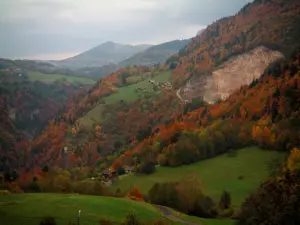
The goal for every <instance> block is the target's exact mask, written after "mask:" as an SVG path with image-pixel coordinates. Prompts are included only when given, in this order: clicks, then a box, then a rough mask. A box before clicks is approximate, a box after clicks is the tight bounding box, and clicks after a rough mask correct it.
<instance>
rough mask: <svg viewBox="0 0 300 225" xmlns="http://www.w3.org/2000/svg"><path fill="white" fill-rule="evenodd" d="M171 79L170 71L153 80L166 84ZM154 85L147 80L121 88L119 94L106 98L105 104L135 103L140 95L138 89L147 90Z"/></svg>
mask: <svg viewBox="0 0 300 225" xmlns="http://www.w3.org/2000/svg"><path fill="white" fill-rule="evenodd" d="M170 78H171V73H170V71H167V72H163V73H161V74H159V75H158V76H155V77H154V78H152V79H153V80H156V81H157V82H166V81H169V80H170ZM152 87H153V85H152V84H151V83H149V79H145V80H144V81H141V82H139V83H137V84H132V85H129V86H125V87H121V88H119V89H118V91H117V93H115V94H112V95H110V96H108V97H106V98H104V100H105V102H106V103H108V104H111V103H116V102H119V101H120V100H123V101H134V100H136V99H138V98H139V95H138V93H137V92H136V90H137V88H146V89H151V88H152Z"/></svg>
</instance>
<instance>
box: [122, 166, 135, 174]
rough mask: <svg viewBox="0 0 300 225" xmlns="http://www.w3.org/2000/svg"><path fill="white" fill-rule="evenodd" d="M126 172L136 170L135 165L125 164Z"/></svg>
mask: <svg viewBox="0 0 300 225" xmlns="http://www.w3.org/2000/svg"><path fill="white" fill-rule="evenodd" d="M124 169H125V172H126V173H132V172H133V171H134V166H124Z"/></svg>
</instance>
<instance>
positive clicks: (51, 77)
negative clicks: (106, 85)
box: [28, 71, 95, 84]
mask: <svg viewBox="0 0 300 225" xmlns="http://www.w3.org/2000/svg"><path fill="white" fill-rule="evenodd" d="M28 78H29V80H31V81H41V82H45V83H53V82H54V81H56V80H61V79H65V80H66V81H68V82H70V83H72V84H94V83H95V81H94V80H92V79H90V78H84V77H74V76H67V75H62V74H45V73H40V72H36V71H30V72H28Z"/></svg>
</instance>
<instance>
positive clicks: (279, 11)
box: [168, 0, 300, 87]
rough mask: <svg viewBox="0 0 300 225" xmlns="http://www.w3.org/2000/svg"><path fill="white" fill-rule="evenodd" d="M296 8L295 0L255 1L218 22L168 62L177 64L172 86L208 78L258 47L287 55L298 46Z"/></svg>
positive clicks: (297, 12) (297, 10)
mask: <svg viewBox="0 0 300 225" xmlns="http://www.w3.org/2000/svg"><path fill="white" fill-rule="evenodd" d="M299 8H300V6H299V1H297V0H291V1H284V0H264V1H261V0H256V1H254V2H252V3H249V4H247V5H246V6H245V7H243V8H242V9H241V10H240V11H239V12H238V13H237V14H236V15H234V16H230V17H226V18H222V19H220V20H217V21H216V22H214V23H213V24H211V25H209V26H208V27H207V28H206V29H205V30H204V31H203V32H202V33H201V35H199V36H196V37H194V38H193V39H192V40H191V41H190V43H189V44H188V45H187V46H186V47H185V48H183V49H182V50H181V51H180V52H179V53H178V54H175V55H173V56H172V57H171V58H170V59H169V60H168V63H171V62H173V63H176V64H177V66H176V69H175V71H174V73H173V81H174V84H176V86H178V87H180V86H181V85H182V84H184V83H185V81H186V79H187V78H191V77H193V76H201V74H205V73H208V74H211V73H212V72H213V71H214V70H215V69H216V68H217V67H218V66H219V65H222V64H223V63H224V62H226V61H227V60H228V59H230V58H231V57H232V56H236V55H239V54H242V53H245V52H248V51H250V50H252V49H254V48H256V47H258V46H264V47H267V48H269V49H271V50H278V51H280V52H282V53H284V54H286V56H287V55H289V54H290V52H291V51H292V50H293V49H295V47H296V46H297V45H298V42H299V32H298V31H299V24H300V23H299V21H300V17H299Z"/></svg>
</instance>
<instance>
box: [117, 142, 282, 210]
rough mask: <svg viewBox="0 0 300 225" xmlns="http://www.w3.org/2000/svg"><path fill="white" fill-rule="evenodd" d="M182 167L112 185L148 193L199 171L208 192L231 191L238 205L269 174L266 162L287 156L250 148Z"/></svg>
mask: <svg viewBox="0 0 300 225" xmlns="http://www.w3.org/2000/svg"><path fill="white" fill-rule="evenodd" d="M236 154H237V155H236V156H235V157H231V156H229V155H228V154H224V155H220V156H217V157H215V158H212V159H208V160H204V161H201V162H198V163H195V164H191V165H187V166H181V167H175V168H170V167H157V170H156V172H155V173H153V174H151V175H134V174H129V175H125V176H123V177H121V178H120V179H119V181H117V182H116V183H115V184H114V185H113V186H112V187H113V188H120V189H121V190H122V191H129V190H130V188H131V186H132V185H133V184H135V185H136V186H137V187H138V189H139V190H140V191H141V192H142V193H144V194H147V193H148V191H149V190H150V188H151V187H152V186H153V185H154V184H155V183H156V182H161V183H162V182H171V181H179V180H180V179H182V178H184V177H185V176H187V175H188V174H191V173H194V174H196V175H197V176H198V177H199V179H200V181H201V182H202V184H203V191H204V193H205V194H207V195H209V196H211V197H212V198H213V199H214V200H216V201H217V200H218V199H219V198H220V195H221V193H222V191H223V190H227V191H229V192H230V193H231V198H232V204H233V207H234V208H235V209H237V208H239V206H240V205H241V203H242V202H243V201H244V199H245V198H246V197H247V196H248V195H249V194H250V193H251V192H252V191H254V190H255V189H256V188H257V187H258V186H259V184H260V183H261V182H262V181H264V180H266V179H267V177H268V169H267V163H268V161H269V160H271V159H273V158H284V156H285V154H284V153H280V152H276V151H268V150H261V149H259V148H257V147H249V148H245V149H241V150H239V151H237V152H236Z"/></svg>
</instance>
